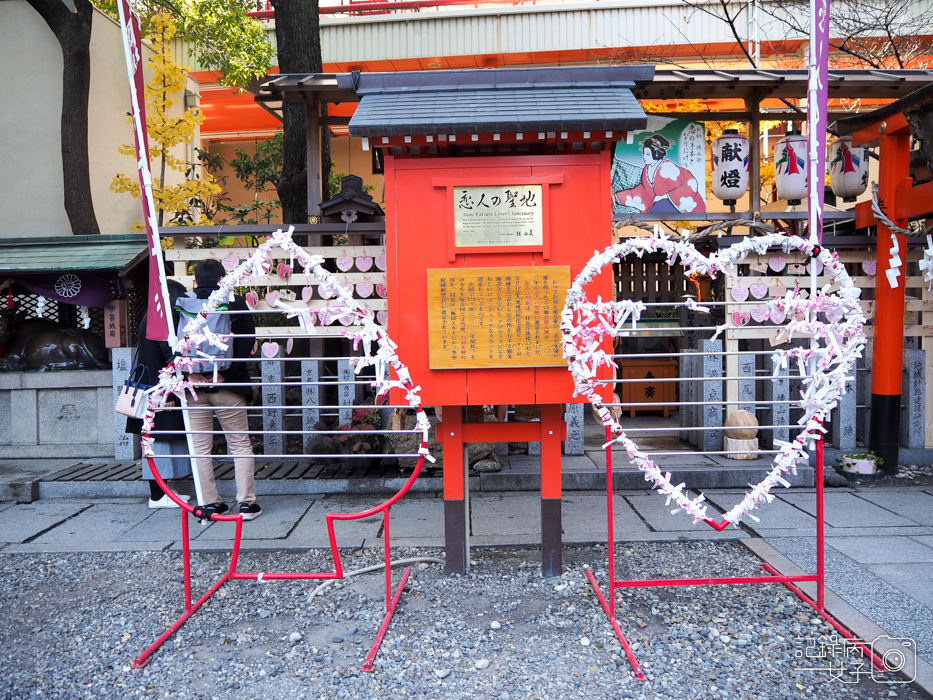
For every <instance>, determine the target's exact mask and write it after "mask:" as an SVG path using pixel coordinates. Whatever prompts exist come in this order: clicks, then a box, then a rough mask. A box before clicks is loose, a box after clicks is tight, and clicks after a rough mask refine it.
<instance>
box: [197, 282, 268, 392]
mask: <svg viewBox="0 0 933 700" xmlns="http://www.w3.org/2000/svg"><path fill="white" fill-rule="evenodd" d="M215 289H217V287H195V288H194V295H195V296H196V297H197V298H198V299H207V298H208V297H209V296H210V295H211V292H213V291H214V290H215ZM228 306H229V308H230V310H231V311H249V307H248V306H247V305H246V300H245V299H244V298H243V297H241V296H239V295H234V297H233V301H232V302H230V304H229V305H228ZM232 316H233V317H232V318H231V319H230V326H231V327H230V330H231V332H232V333H233V336H234V337H233V357H234V358H236V359H245V358H248V357H250V356H251V355H252V354H253V346H254V345H255V344H256V338H255V336H256V322H255V321H253V315H252V314H251V313H246V314H244V313H236V314H233V315H232ZM219 374H220V375H221V376H222V377H223V378H224V382H223V384H224V385H225V384H243V385H244V386H224V385H219V386H221V387H222V388H225V389H228V390H229V391H233V392H235V393H237V394H243V396H245V397H247V398H252V396H253V387H252V386H250V383H251V382H252V381H253V380H252V378H251V377H250V376H249V370H248V368H247V363H246V362H233V363H231V365H230V367H229V368H227V369H225V370H223V371H222V372H219ZM199 391H202V389H199Z"/></svg>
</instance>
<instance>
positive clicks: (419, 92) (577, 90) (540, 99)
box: [338, 66, 653, 136]
mask: <svg viewBox="0 0 933 700" xmlns="http://www.w3.org/2000/svg"><path fill="white" fill-rule="evenodd" d="M652 72H653V68H652V67H650V66H649V67H644V66H609V67H587V68H565V69H562V68H553V69H537V70H535V69H508V70H495V71H483V70H474V71H434V72H428V73H419V74H415V75H410V74H398V73H397V74H386V73H377V74H372V73H370V74H365V73H364V74H359V75H354V76H352V78H353V79H354V80H355V83H354V84H353V89H354V90H355V92H356V93H357V94H358V95H362V101H361V102H360V105H359V107H357V109H356V112H355V113H354V115H353V117H352V119H351V120H350V135H351V136H414V135H418V134H432V135H437V134H489V133H510V132H542V131H544V132H547V131H599V130H608V131H612V130H616V131H618V130H627V129H637V128H643V127H644V126H645V123H646V118H645V113H644V112H643V111H642V109H641V106H640V105H639V104H638V101H637V100H636V99H635V98H634V96H633V95H632V92H631V88H633V87H634V86H635V80H644V79H645V78H646V77H647V78H648V79H650V75H648V74H649V73H652ZM348 77H350V76H348ZM346 79H347V78H345V77H344V76H338V80H341V81H345V80H346Z"/></svg>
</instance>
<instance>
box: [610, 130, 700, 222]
mask: <svg viewBox="0 0 933 700" xmlns="http://www.w3.org/2000/svg"><path fill="white" fill-rule="evenodd" d="M674 145H675V142H674V141H671V140H670V139H668V138H665V137H664V136H661V134H653V135H652V136H649V137H648V138H646V139H645V140H644V141H643V142H642V157H643V158H644V160H645V167H644V168H643V169H642V171H641V182H639V184H637V185H635V187H632V188H631V189H627V190H620V191H619V192H616V193H615V197H616V201H618V202H619V204H621V205H623V206H626V207H632V208H634V209H637V210H638V211H640V212H643V213H644V212H649V211H650V212H652V213H659V214H666V213H670V214H673V213H687V214H689V213H693V212H705V211H706V201H705V200H704V198H703V196H702V195H701V194H700V193H699V185H698V184H697V180H696V177H695V176H694V174H693V173H691V172H690V171H689V170H687V169H686V168H682V167H680V166H679V165H677V164H676V163H674V162H673V161H670V160H668V159H667V157H666V156H667V152H668V150H670V149H671V147H673V146H674Z"/></svg>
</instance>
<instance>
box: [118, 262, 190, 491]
mask: <svg viewBox="0 0 933 700" xmlns="http://www.w3.org/2000/svg"><path fill="white" fill-rule="evenodd" d="M167 285H168V296H169V303H170V304H171V305H172V307H174V306H175V300H176V299H178V297H179V296H181V295H182V294H184V293H185V291H186V290H185V287H184V285H183V284H181V283H180V282H176V281H175V280H168V281H167ZM147 326H148V315H144V316H143V319H142V321H140V323H139V331H138V335H137V337H138V338H139V340H138V341H137V342H138V346H137V350H136V363H137V364H141V365H142V366H143V367H145V368H146V374H145V377H144V379H145V381H146V383H147V384H150V385H152V384H157V383H158V381H159V372H161V371H162V369H163V368H164V367H166V366H167V365H168V364H169V363H170V362H171V361H172V359H173V357H172V348H171V347H170V346H169V344H168V343H167V342H165V341H164V340H150V339H149V338H147V337H146V328H147ZM178 409H179V406H178V399H176V398H175V396H174V395H172V394H169V395H168V396H167V397H166V399H165V409H164V410H161V411H157V412H156V414H155V419H154V422H153V425H152V431H151V435H152V438H153V443H152V453H153V454H154V455H156V457H154V458H153V459H154V460H155V465H156V469H158V470H159V476H161V477H162V479H163V480H165V481H168V480H169V479H183V478H185V477H186V476H191V459H190V458H189V457H188V456H187V455H188V442H187V436H186V435H185V421H184V416H182V414H181V411H180V410H178ZM142 427H143V422H142V421H141V420H139V419H138V418H127V419H126V428H125V429H124V432H127V433H133V434H135V435H139V434H140V433H141V432H142ZM163 431H170V432H168V433H164V432H163ZM143 479H144V480H145V481H148V482H149V507H150V508H178V504H177V503H175V501H173V500H172V499H171V498H169V497H168V495H166V493H165V492H164V491H163V490H162V488H161V487H160V486H159V484H158V482H157V481H156V480H155V477H153V476H152V470H151V469H150V468H149V460H148V459H143ZM179 498H181V499H182V500H183V501H187V500H189V499H190V498H191V497H190V496H182V495H179Z"/></svg>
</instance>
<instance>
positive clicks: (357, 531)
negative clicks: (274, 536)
mask: <svg viewBox="0 0 933 700" xmlns="http://www.w3.org/2000/svg"><path fill="white" fill-rule="evenodd" d="M382 502H383V501H382V500H381V499H380V498H379V497H376V496H373V497H371V498H369V497H367V498H360V497H350V496H346V497H345V496H327V497H325V498H321V499H317V500H315V501H314V502H313V503H312V504H311V507H310V508H308V510H307V512H306V513H305V514H304V516H303V517H302V518H301V522H299V523H298V524H297V525H295V528H294V529H293V530H292V531H291V534H289V536H288V539H287V540H285V544H286V545H288V546H293V547H294V546H297V547H302V546H303V547H309V548H324V549H329V548H330V539H329V538H328V535H327V522H326V515H327V514H328V513H353V512H359V511H362V510H365V509H367V508H371V507H373V506H376V505H379V504H380V503H382ZM306 503H307V501H306ZM381 530H382V516H381V515H374V516H371V517H368V518H364V519H362V520H345V521H338V522H335V524H334V532H335V533H336V537H337V546H338V547H340V548H344V547H350V548H353V549H356V548H359V547H362V546H363V543H364V542H365V541H366V540H367V539H375V538H377V537H378V536H379V534H380V532H381Z"/></svg>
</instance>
